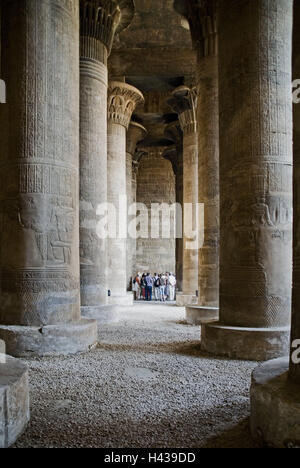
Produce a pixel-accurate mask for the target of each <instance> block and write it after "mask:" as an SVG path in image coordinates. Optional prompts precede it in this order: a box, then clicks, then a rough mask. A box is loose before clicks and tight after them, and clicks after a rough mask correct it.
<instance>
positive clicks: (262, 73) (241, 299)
mask: <svg viewBox="0 0 300 468" xmlns="http://www.w3.org/2000/svg"><path fill="white" fill-rule="evenodd" d="M228 8H230V21H231V27H228ZM241 8H242V9H241ZM290 12H291V8H290V2H284V1H281V0H279V1H278V2H277V5H276V9H274V8H273V7H272V5H271V4H269V3H268V2H258V1H255V2H252V1H246V2H234V1H230V2H228V1H225V0H220V2H219V19H220V34H221V36H220V64H222V66H223V67H225V68H224V72H223V73H222V74H220V75H219V79H220V88H219V89H220V92H221V94H220V115H222V116H223V118H222V119H220V185H221V207H220V216H221V266H220V276H221V280H220V285H221V286H220V301H221V304H220V314H221V321H222V323H224V324H227V325H230V326H240V327H262V328H270V327H284V326H288V325H289V322H290V288H291V252H292V244H291V242H292V233H291V226H292V191H291V187H292V138H291V135H292V111H291V103H290V85H289V84H288V82H289V81H291V80H290V79H289V78H288V76H289V75H290V67H289V66H288V64H287V61H286V59H285V57H286V56H287V55H289V53H290V51H291V41H290V35H289V32H288V31H290V27H291V15H290ZM237 18H238V21H237V22H236V19H237ZM281 18H285V19H284V22H285V25H286V27H283V23H281ZM232 28H233V29H234V31H233V34H232V31H231V29H232ZM261 28H264V30H265V34H264V35H263V36H261V35H260V34H259V30H261ZM241 32H242V33H243V34H241ZM271 37H276V41H275V42H273V40H271V39H270V38H271ZM228 44H230V47H228ZM240 50H244V58H243V57H242V56H241V55H239V53H238V51H240ZM266 50H267V51H268V54H269V61H268V62H267V63H266V62H265V61H264V57H265V53H266ZM228 54H229V55H228ZM245 57H246V58H245ZM274 61H276V64H277V65H276V69H275V70H274V67H273V66H272V63H273V62H274ZM229 63H230V72H229V69H228V70H227V69H226V67H228V66H229V65H228V64H229ZM263 63H264V65H262V64H263ZM226 64H227V65H226ZM227 73H230V75H231V76H230V77H229V75H228V74H227ZM274 83H276V86H274ZM254 88H255V90H256V91H255V92H253V89H254ZM225 89H226V92H224V90H225ZM251 90H252V91H251Z"/></svg>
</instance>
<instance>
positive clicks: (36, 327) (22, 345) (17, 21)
mask: <svg viewBox="0 0 300 468" xmlns="http://www.w3.org/2000/svg"><path fill="white" fill-rule="evenodd" d="M1 6H2V67H1V70H2V78H3V79H4V80H5V82H6V85H7V104H6V105H1V106H0V121H1V125H0V147H1V155H0V158H1V164H0V178H1V182H0V197H1V205H0V207H1V208H0V211H1V215H0V219H1V222H0V232H1V250H0V265H1V305H0V323H1V326H0V338H1V339H3V340H4V341H5V342H6V348H7V352H8V354H12V355H14V356H18V357H19V356H32V355H47V354H68V353H75V352H79V351H84V350H87V349H89V347H90V346H92V345H94V344H95V343H96V340H97V324H96V322H95V321H93V320H87V319H85V320H83V319H81V314H80V285H79V206H78V200H79V190H78V181H79V3H78V1H76V0H68V1H67V0H59V1H58V0H53V1H51V2H49V1H48V0H39V1H38V2H37V1H33V0H19V1H14V0H6V1H4V2H2V5H1Z"/></svg>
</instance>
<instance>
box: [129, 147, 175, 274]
mask: <svg viewBox="0 0 300 468" xmlns="http://www.w3.org/2000/svg"><path fill="white" fill-rule="evenodd" d="M147 151H148V154H147V156H144V157H143V159H142V160H141V163H140V166H139V171H138V177H137V203H144V204H145V205H146V206H147V208H148V216H149V232H150V235H149V236H148V238H146V234H147V233H146V232H145V227H144V229H142V230H141V232H140V236H143V237H145V238H143V237H140V238H138V239H137V256H136V270H137V272H142V271H145V272H146V271H149V272H151V273H156V272H157V273H160V272H166V271H170V272H173V273H174V272H175V268H176V257H175V246H176V240H175V239H174V235H173V238H171V239H162V230H163V226H165V227H166V224H167V223H168V221H167V218H166V217H163V216H161V215H160V217H159V219H158V217H155V222H154V223H153V224H154V225H155V226H156V227H157V224H158V223H159V224H160V228H159V232H160V237H159V239H155V238H151V213H150V211H151V210H150V208H151V204H153V203H157V204H162V203H165V204H168V205H173V204H175V203H176V193H175V175H174V172H173V169H172V164H171V163H170V161H167V160H166V159H164V158H163V157H162V153H163V148H149V149H147ZM174 219H175V216H174V215H172V216H171V223H170V224H171V232H172V234H173V233H174V224H175V223H174Z"/></svg>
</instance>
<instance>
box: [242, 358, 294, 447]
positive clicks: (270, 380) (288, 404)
mask: <svg viewBox="0 0 300 468" xmlns="http://www.w3.org/2000/svg"><path fill="white" fill-rule="evenodd" d="M288 370H289V360H288V358H282V359H276V360H273V361H269V362H267V363H265V364H263V365H261V366H259V367H258V368H257V369H255V371H254V372H253V374H252V385H251V418H250V422H251V432H252V436H253V438H254V439H255V441H256V442H258V443H259V445H261V446H264V447H270V448H300V424H299V421H300V388H299V386H298V385H296V384H293V383H290V382H289V381H288Z"/></svg>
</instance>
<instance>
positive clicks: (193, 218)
mask: <svg viewBox="0 0 300 468" xmlns="http://www.w3.org/2000/svg"><path fill="white" fill-rule="evenodd" d="M173 96H174V97H173V99H171V100H169V101H168V103H169V105H170V106H171V107H172V108H173V109H174V111H175V112H176V113H177V114H178V118H179V122H180V126H181V129H182V131H183V275H182V276H183V278H182V294H178V295H177V305H178V306H183V305H187V304H192V303H197V296H196V292H197V290H198V256H199V253H198V250H199V245H198V234H199V232H198V229H199V223H198V133H197V115H196V110H197V91H196V89H195V88H193V89H189V88H187V87H186V86H181V87H179V88H176V89H175V90H174V91H173Z"/></svg>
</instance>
